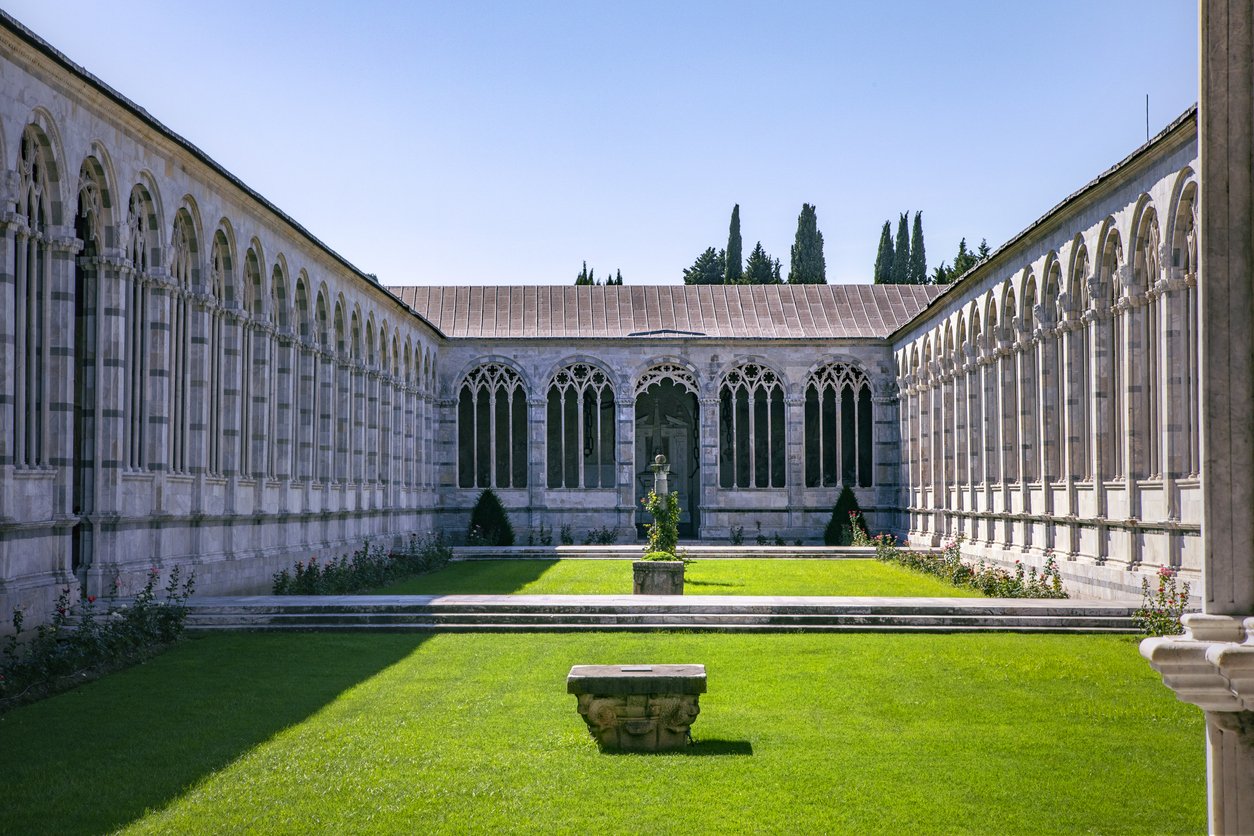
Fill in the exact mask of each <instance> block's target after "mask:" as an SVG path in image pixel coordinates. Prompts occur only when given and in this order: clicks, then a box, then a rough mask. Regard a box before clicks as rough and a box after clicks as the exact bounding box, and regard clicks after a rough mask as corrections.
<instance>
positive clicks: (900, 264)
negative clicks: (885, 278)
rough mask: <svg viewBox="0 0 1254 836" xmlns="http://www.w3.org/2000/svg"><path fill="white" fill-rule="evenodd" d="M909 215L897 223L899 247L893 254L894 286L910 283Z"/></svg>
mask: <svg viewBox="0 0 1254 836" xmlns="http://www.w3.org/2000/svg"><path fill="white" fill-rule="evenodd" d="M907 215H908V213H907ZM907 215H902V216H901V218H900V219H899V220H898V221H897V247H896V250H895V251H894V252H893V284H909V283H910V230H909V229H908V228H907V224H908V219H907Z"/></svg>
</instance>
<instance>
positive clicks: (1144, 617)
mask: <svg viewBox="0 0 1254 836" xmlns="http://www.w3.org/2000/svg"><path fill="white" fill-rule="evenodd" d="M1141 599H1142V601H1141V608H1140V609H1138V610H1137V611H1136V613H1134V614H1133V616H1132V620H1133V622H1135V624H1136V626H1137V627H1138V628H1139V629H1140V630H1141V632H1142V633H1144V634H1145V635H1147V636H1176V635H1179V634H1180V633H1183V632H1184V625H1182V624H1181V623H1180V616H1182V615H1184V610H1185V607H1187V606H1188V604H1189V582H1188V581H1185V582H1184V586H1183V588H1178V587H1177V585H1176V570H1175V569H1172V568H1170V567H1168V566H1164V567H1162V568H1161V569H1159V570H1158V591H1157V592H1151V591H1150V586H1149V581H1148V580H1146V579H1145V578H1142V579H1141Z"/></svg>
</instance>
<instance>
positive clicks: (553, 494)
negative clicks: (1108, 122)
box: [0, 17, 1200, 619]
mask: <svg viewBox="0 0 1254 836" xmlns="http://www.w3.org/2000/svg"><path fill="white" fill-rule="evenodd" d="M0 78H2V79H3V82H4V83H3V85H0V382H2V383H3V386H2V387H0V613H8V612H10V611H11V610H12V609H13V608H14V607H18V606H21V607H25V608H27V609H28V611H29V612H30V614H31V616H32V617H33V618H36V619H37V618H39V617H40V615H41V614H46V612H47V609H48V607H49V605H50V603H51V601H52V600H53V599H54V598H55V595H56V592H57V590H58V589H59V588H61V587H63V586H70V587H72V588H74V589H75V590H78V589H82V590H85V591H88V592H94V593H100V592H104V591H107V590H108V589H110V588H112V586H113V585H114V584H115V582H116V583H120V584H121V586H122V588H123V589H124V590H125V589H129V588H132V587H133V586H134V585H135V584H136V583H137V582H138V581H139V580H140V579H141V578H142V577H143V575H144V573H145V572H146V570H147V569H148V567H150V566H160V567H163V568H167V567H170V566H173V565H188V566H190V567H192V568H194V569H195V571H196V573H197V579H198V587H199V589H200V590H201V591H204V592H230V591H256V590H261V589H264V588H266V587H267V585H268V582H269V578H270V575H271V574H272V573H273V572H274V571H275V570H276V569H277V568H279V567H280V566H282V565H286V564H288V563H290V562H292V561H294V560H296V559H301V558H307V557H309V556H312V555H322V556H327V555H330V554H335V553H340V552H343V551H345V550H348V549H352V548H355V547H356V546H358V545H359V544H360V543H361V542H363V541H364V540H374V541H385V542H391V541H395V540H398V539H400V538H403V537H405V536H407V535H409V534H413V533H423V532H427V531H431V530H448V531H449V532H453V533H455V534H460V533H461V532H462V531H463V530H464V527H465V520H466V514H467V511H468V510H469V507H470V505H471V503H472V502H473V500H474V497H475V495H476V494H477V493H478V490H479V489H480V488H481V487H482V486H484V485H492V486H495V487H496V488H497V489H498V491H499V492H500V494H501V496H502V499H503V500H504V502H505V504H506V505H507V507H509V508H510V509H511V512H512V514H513V517H514V522H515V527H516V529H518V530H519V532H520V535H521V537H523V538H525V537H526V532H527V530H528V529H533V528H538V527H539V526H541V525H544V526H546V527H548V528H549V529H551V530H552V532H553V535H552V536H553V537H554V539H555V540H556V538H557V535H558V531H559V530H560V528H561V527H562V526H563V525H570V526H571V528H572V530H573V532H574V534H575V536H576V539H577V541H578V540H580V539H582V537H583V536H584V534H586V532H588V531H590V530H592V529H598V528H610V529H614V530H616V531H618V532H619V534H620V538H621V539H620V542H622V541H625V540H627V539H628V538H632V537H634V535H635V512H636V508H637V499H638V494H639V492H640V484H641V482H640V474H641V473H642V472H643V466H642V464H641V462H642V461H643V459H644V458H645V457H646V456H648V457H651V455H652V453H653V452H655V449H656V448H659V445H661V446H664V447H665V448H666V449H667V450H668V451H669V452H670V454H671V456H672V458H676V459H678V460H680V461H683V462H686V463H688V465H689V466H688V467H687V468H686V469H685V472H683V473H682V474H680V476H679V477H678V482H679V485H680V486H681V490H686V491H687V493H688V495H689V497H690V499H689V503H688V504H687V505H686V507H685V515H686V522H687V524H688V525H689V527H690V533H691V534H693V535H695V536H702V537H707V538H716V539H724V538H727V537H728V536H729V533H730V531H731V529H732V528H733V527H736V526H739V527H742V528H743V530H744V536H745V538H746V540H748V541H750V542H751V541H752V540H753V538H754V537H755V536H756V535H757V533H758V527H757V524H758V523H760V524H761V532H762V533H763V534H764V535H767V536H768V537H772V538H773V537H774V536H775V535H777V534H778V535H779V536H781V537H782V538H784V539H785V540H786V541H788V542H790V543H791V542H793V541H794V540H798V539H800V540H803V541H806V542H816V541H820V540H821V536H822V529H823V526H824V524H825V523H826V521H827V517H828V514H829V513H830V509H831V506H832V504H833V503H834V501H835V498H836V495H837V494H838V493H839V490H840V488H841V486H842V485H845V484H849V485H850V486H851V487H853V488H854V490H855V492H856V493H857V495H858V497H859V501H860V503H861V505H862V507H863V508H864V509H865V510H866V511H867V516H868V519H869V521H870V523H871V525H872V527H873V528H875V529H877V530H891V531H895V532H897V533H899V534H902V535H908V536H909V537H910V539H911V540H912V541H919V542H925V543H932V542H937V541H939V540H940V539H941V538H944V537H948V536H953V535H956V534H963V535H964V536H965V537H966V538H967V542H968V546H967V547H968V549H969V550H970V551H971V553H972V554H973V555H977V556H980V557H985V558H988V559H996V560H1007V561H1008V560H1014V559H1022V560H1025V561H1029V562H1038V563H1039V562H1040V561H1041V560H1043V559H1044V555H1045V553H1046V550H1047V549H1053V551H1054V552H1055V553H1056V554H1057V555H1058V557H1059V559H1060V561H1061V562H1062V564H1063V571H1064V573H1065V574H1067V575H1068V577H1069V579H1070V580H1071V581H1072V582H1073V583H1074V584H1078V585H1079V588H1081V589H1083V590H1085V591H1089V592H1092V593H1093V594H1098V595H1105V594H1109V593H1110V591H1112V590H1122V591H1127V590H1132V589H1135V588H1136V587H1137V585H1138V583H1139V581H1138V578H1139V575H1138V574H1137V572H1138V571H1140V570H1144V569H1147V568H1152V567H1155V566H1158V565H1170V566H1176V567H1180V568H1181V569H1182V571H1183V572H1184V573H1185V575H1186V576H1190V575H1191V574H1196V572H1197V571H1198V568H1199V566H1200V556H1199V538H1198V530H1199V523H1200V510H1199V498H1198V495H1199V479H1200V473H1199V462H1200V458H1199V456H1198V453H1197V441H1196V438H1197V423H1198V418H1197V408H1198V407H1197V405H1198V401H1199V398H1198V393H1197V380H1198V373H1197V325H1196V323H1197V278H1196V248H1195V246H1194V244H1193V240H1194V232H1193V230H1194V229H1195V227H1196V208H1195V206H1196V197H1197V184H1196V177H1195V175H1194V173H1193V172H1194V171H1196V169H1197V139H1196V132H1197V129H1196V117H1195V115H1194V114H1186V116H1185V117H1182V119H1181V120H1179V121H1178V122H1177V123H1176V124H1175V125H1174V126H1172V127H1171V128H1170V129H1169V130H1167V131H1166V132H1164V134H1162V135H1161V136H1159V137H1158V138H1156V139H1155V140H1154V141H1153V142H1152V143H1150V144H1149V145H1147V146H1146V147H1145V148H1142V149H1141V150H1139V151H1137V152H1136V153H1135V154H1133V156H1131V157H1130V158H1129V159H1127V160H1125V161H1124V162H1123V163H1121V164H1119V165H1118V166H1116V167H1115V168H1114V169H1112V170H1111V171H1109V172H1107V173H1105V174H1104V175H1102V177H1101V178H1099V179H1098V180H1097V181H1095V182H1094V183H1092V184H1090V185H1089V186H1087V187H1085V188H1084V189H1083V190H1081V191H1080V192H1078V193H1077V194H1075V195H1073V196H1072V197H1070V198H1068V199H1067V200H1065V201H1064V202H1063V203H1061V204H1059V206H1057V207H1055V208H1054V209H1053V210H1051V211H1050V213H1049V214H1048V215H1046V216H1045V217H1044V218H1043V219H1042V220H1041V221H1040V222H1039V223H1037V224H1036V225H1034V226H1033V227H1031V228H1030V229H1028V230H1026V231H1025V232H1024V233H1022V234H1021V235H1020V236H1019V237H1017V238H1016V239H1015V240H1013V241H1012V242H1010V243H1009V244H1007V245H1006V246H1005V247H1003V248H1001V249H1000V250H998V251H997V253H996V254H995V255H994V257H993V258H992V259H990V260H989V261H988V262H986V263H985V264H983V265H981V266H980V267H978V268H977V269H976V270H975V271H973V273H971V274H969V275H968V276H967V277H966V278H965V279H964V280H963V281H962V282H960V283H959V284H958V285H956V286H954V287H953V288H951V289H949V290H947V291H946V292H945V293H943V294H940V295H939V296H937V293H938V291H928V293H927V294H925V296H926V298H924V297H918V298H916V299H915V301H916V302H917V304H915V306H914V307H913V308H910V309H909V310H907V314H908V316H907V317H906V319H907V320H908V321H906V322H905V325H904V326H902V327H899V328H896V327H895V326H894V327H895V330H888V331H885V332H884V333H879V334H875V335H873V336H866V335H862V336H844V337H841V336H833V335H832V334H830V333H828V334H824V335H823V336H817V337H812V338H798V337H796V336H791V337H787V338H779V337H775V338H766V337H763V336H762V335H759V334H753V333H745V335H744V336H722V337H718V338H711V337H703V336H697V335H692V334H683V333H678V332H667V331H665V329H663V330H662V331H661V332H649V333H647V334H644V333H642V334H641V335H639V336H633V337H630V338H625V339H617V340H605V339H599V338H597V337H596V336H594V335H583V336H578V335H577V336H574V337H570V336H566V337H558V336H552V337H550V338H545V337H544V335H539V336H538V337H537V336H535V335H533V336H531V337H530V338H527V339H513V338H483V337H470V336H449V335H447V334H445V333H443V332H442V331H441V330H440V329H439V328H437V327H436V326H435V325H433V324H432V322H430V321H428V320H427V319H425V318H424V317H423V316H421V315H420V314H421V312H420V311H415V310H414V309H412V308H411V307H410V306H408V305H406V304H405V303H403V302H402V301H401V300H400V299H399V298H398V297H397V296H396V295H394V294H393V293H392V292H390V291H389V290H388V289H386V288H384V287H382V286H380V285H379V284H378V283H377V281H375V280H374V279H373V277H370V276H366V275H364V274H362V273H361V272H360V271H358V270H357V269H356V268H354V267H353V266H352V265H351V264H350V263H349V262H348V261H346V260H344V259H343V258H341V257H340V256H339V255H337V254H336V253H334V252H332V251H330V250H328V249H327V248H326V247H325V246H324V245H322V244H321V243H320V242H319V241H318V240H317V239H316V238H314V237H313V236H312V235H311V234H310V233H309V232H308V231H306V230H305V229H304V228H303V227H300V226H299V225H298V224H297V223H296V222H295V221H294V220H292V219H291V218H289V217H288V216H286V215H285V214H283V213H282V212H281V211H279V210H278V209H277V208H275V207H274V206H272V205H271V204H269V203H268V202H266V201H265V200H264V198H262V197H261V196H260V195H257V194H256V193H254V192H252V191H251V190H249V189H248V187H247V186H246V185H245V184H242V183H240V182H239V181H237V180H236V179H234V178H233V177H232V176H231V175H230V174H229V173H228V172H226V171H224V170H223V169H221V168H220V167H219V166H217V165H216V164H215V163H213V161H212V160H210V159H208V158H207V157H206V156H205V155H204V154H203V153H202V152H200V151H199V150H197V149H196V148H195V147H194V146H192V145H191V144H189V143H188V142H186V141H185V140H183V139H181V138H180V137H178V136H176V135H174V134H173V133H171V132H170V131H169V130H168V129H166V128H164V127H163V126H162V125H160V124H159V123H157V122H156V121H154V120H153V119H152V118H151V117H150V116H148V115H147V114H146V113H145V112H143V111H141V110H139V109H138V108H137V107H136V106H134V105H133V104H131V103H130V102H128V101H127V100H125V99H124V98H122V97H121V96H120V95H119V94H118V93H116V92H115V91H113V90H111V89H109V88H107V87H106V86H104V85H103V84H102V83H101V82H99V81H98V80H96V79H94V78H92V77H91V76H89V75H87V74H86V73H84V72H83V71H82V70H81V69H79V68H77V67H75V66H74V65H73V64H71V63H69V62H68V61H67V60H66V59H65V58H64V57H63V56H60V55H59V54H57V53H55V51H53V50H51V49H50V48H49V47H48V46H47V45H46V44H43V43H42V42H41V41H39V39H38V38H37V37H35V36H33V35H32V34H31V33H29V32H27V31H26V30H24V29H22V28H21V26H20V25H19V24H17V23H16V22H14V21H12V20H11V19H9V18H7V17H3V18H0ZM389 278H391V279H393V280H398V281H400V280H406V279H411V278H413V279H419V280H421V279H426V278H430V277H389ZM604 290H605V291H606V292H609V291H612V290H616V291H622V290H623V289H621V288H619V289H608V288H607V289H604ZM929 300H933V301H931V303H930V304H927V303H928V301H929ZM907 307H909V306H907ZM588 375H592V376H591V377H589V376H588ZM659 393H662V394H659ZM648 398H656V399H657V400H658V401H665V404H664V405H663V406H665V408H663V406H656V407H655V418H654V419H650V418H649V416H648V414H646V413H647V411H648V410H647V409H645V407H644V406H642V405H643V404H648V403H653V401H649V400H648ZM498 400H499V403H498ZM677 403H678V404H680V405H681V407H682V409H680V412H682V411H683V410H685V409H686V410H688V412H687V413H685V414H687V416H688V417H687V419H686V420H687V424H686V425H685V424H684V420H681V419H682V418H683V416H682V415H681V416H679V418H677V417H676V415H677V414H678V413H676V414H667V409H671V407H672V406H673V405H674V404H677ZM684 404H691V407H690V408H689V407H688V406H684ZM559 425H560V429H557V428H556V427H558V426H559ZM642 428H647V432H646V430H645V429H642ZM468 433H472V434H476V433H477V434H476V435H473V438H474V440H473V441H467V439H468V438H470V437H472V436H468ZM571 450H574V451H577V452H576V453H574V454H572V453H571V452H570V451H571Z"/></svg>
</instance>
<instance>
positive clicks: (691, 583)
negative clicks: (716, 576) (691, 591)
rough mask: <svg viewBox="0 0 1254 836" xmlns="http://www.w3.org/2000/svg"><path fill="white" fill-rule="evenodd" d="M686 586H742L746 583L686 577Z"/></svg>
mask: <svg viewBox="0 0 1254 836" xmlns="http://www.w3.org/2000/svg"><path fill="white" fill-rule="evenodd" d="M684 586H729V587H740V586H744V584H743V583H728V582H725V581H694V580H691V579H685V580H684Z"/></svg>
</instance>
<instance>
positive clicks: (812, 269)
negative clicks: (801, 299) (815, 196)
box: [788, 203, 827, 284]
mask: <svg viewBox="0 0 1254 836" xmlns="http://www.w3.org/2000/svg"><path fill="white" fill-rule="evenodd" d="M788 283H789V284H827V262H826V261H825V260H824V259H823V233H821V232H819V220H818V215H817V213H816V212H815V210H814V207H813V206H811V205H810V204H808V203H803V204H801V214H800V215H798V216H797V235H796V237H795V238H794V239H793V245H792V262H791V264H790V266H789V268H788Z"/></svg>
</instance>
